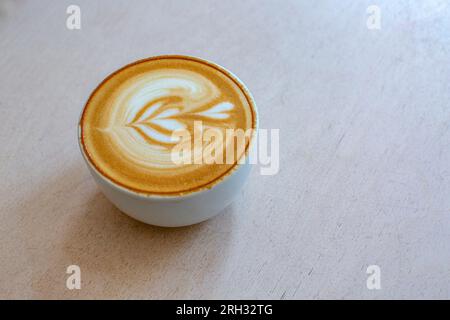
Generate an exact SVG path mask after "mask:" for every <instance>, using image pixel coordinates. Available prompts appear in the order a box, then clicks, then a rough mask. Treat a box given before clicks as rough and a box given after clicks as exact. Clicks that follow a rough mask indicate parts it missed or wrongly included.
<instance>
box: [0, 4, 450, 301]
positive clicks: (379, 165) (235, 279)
mask: <svg viewBox="0 0 450 320" xmlns="http://www.w3.org/2000/svg"><path fill="white" fill-rule="evenodd" d="M72 3H75V4H78V5H79V6H80V7H81V11H82V29H81V30H74V31H70V30H68V29H67V28H66V26H65V22H66V17H67V15H66V8H67V6H68V5H69V4H72ZM370 4H377V5H379V7H380V9H381V18H382V20H381V29H380V30H369V29H368V28H367V27H366V19H367V13H366V8H367V6H369V5H370ZM167 53H177V54H189V55H195V56H200V57H203V58H206V59H210V60H212V61H215V62H217V63H219V64H222V65H223V66H225V67H227V68H228V69H230V70H232V71H233V72H235V73H236V74H237V75H238V76H239V77H240V78H241V79H242V80H243V81H244V82H246V84H247V85H248V87H249V88H250V90H251V91H252V92H253V95H254V96H255V99H256V101H257V103H258V107H259V112H260V120H261V123H260V125H261V127H262V128H268V129H270V128H279V129H280V144H281V146H280V148H281V155H280V172H279V173H278V174H277V175H274V176H261V175H260V174H259V170H258V168H254V170H253V171H252V175H251V177H250V180H249V182H248V184H247V188H246V189H245V191H243V193H242V195H241V196H240V197H239V198H238V199H237V200H236V201H235V203H234V204H233V205H232V206H231V207H229V208H228V209H226V210H225V212H223V214H221V215H220V216H218V217H216V218H214V219H212V220H210V221H208V222H205V223H202V224H200V225H196V226H192V227H188V228H181V229H162V228H155V227H150V226H146V225H144V224H141V223H139V222H136V221H134V220H132V219H130V218H128V217H127V216H125V215H123V214H122V213H120V212H119V211H118V210H117V209H115V208H114V207H113V206H112V205H111V204H110V203H109V202H108V201H107V200H106V199H105V198H104V197H103V196H102V194H101V193H100V192H99V190H98V189H97V187H96V186H95V184H94V181H93V179H92V178H91V177H90V176H89V173H88V171H87V169H86V168H85V166H84V164H83V161H82V158H81V156H80V154H79V150H78V146H77V136H76V125H77V121H78V116H79V114H80V112H81V109H82V107H83V104H84V102H85V100H86V99H87V97H88V95H89V93H90V92H91V91H92V89H93V88H94V87H95V86H96V84H97V83H98V82H99V81H100V80H101V79H102V78H104V77H105V76H106V75H107V74H108V73H110V72H111V71H113V70H115V69H117V68H118V67H120V66H122V65H124V64H126V63H129V62H131V61H133V60H136V59H139V58H143V57H147V56H151V55H156V54H167ZM449 80H450V4H449V3H448V2H444V1H426V2H425V1H424V2H421V1H376V3H373V2H372V1H371V2H369V1H350V0H346V1H256V0H252V1H206V0H205V1H197V0H196V1H132V2H131V1H10V0H3V1H0V111H1V125H0V236H1V239H0V241H1V249H0V298H39V299H53V298H158V299H159V298H274V299H280V298H281V299H292V298H363V299H372V298H447V299H448V298H450V85H449V83H450V82H449ZM70 264H77V265H79V266H80V268H81V274H82V289H81V290H72V291H70V290H68V289H67V288H66V285H65V283H66V277H67V275H66V273H65V272H66V268H67V266H68V265H70ZM372 264H376V265H379V266H380V267H381V286H382V289H381V290H368V289H367V288H366V278H367V274H366V268H367V266H368V265H372Z"/></svg>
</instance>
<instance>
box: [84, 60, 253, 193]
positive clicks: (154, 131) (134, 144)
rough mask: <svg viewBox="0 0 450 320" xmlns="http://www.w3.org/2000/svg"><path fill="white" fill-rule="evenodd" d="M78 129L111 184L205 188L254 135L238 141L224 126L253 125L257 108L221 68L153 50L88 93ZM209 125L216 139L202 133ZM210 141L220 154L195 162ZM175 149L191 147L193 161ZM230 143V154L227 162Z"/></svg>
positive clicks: (152, 189) (142, 188)
mask: <svg viewBox="0 0 450 320" xmlns="http://www.w3.org/2000/svg"><path fill="white" fill-rule="evenodd" d="M199 124H200V125H199ZM79 128H80V139H81V142H82V143H81V146H82V148H83V149H84V150H83V151H84V153H85V154H86V155H87V157H88V159H89V161H90V162H91V163H92V165H93V166H94V167H95V168H96V169H97V170H98V171H99V172H100V173H101V174H102V175H103V176H105V177H106V178H108V179H109V180H110V181H111V182H112V183H115V184H117V185H120V186H121V187H124V188H126V189H129V190H132V191H135V192H139V193H144V194H149V195H152V194H154V195H179V194H186V193H191V192H195V191H199V190H202V189H206V188H211V187H212V186H214V185H215V184H216V183H217V182H218V181H220V180H222V179H224V178H226V176H227V175H229V174H232V172H233V170H234V169H235V167H236V166H237V165H239V163H238V162H239V160H240V159H242V157H245V156H246V154H247V153H248V149H249V145H250V143H251V139H252V136H251V135H248V136H246V139H245V140H244V145H243V147H239V145H238V143H236V141H235V140H236V139H235V137H233V136H232V135H228V134H227V132H228V131H230V130H240V131H246V132H248V131H249V130H252V129H255V128H256V113H255V108H254V102H253V99H252V97H251V95H250V93H249V92H248V90H247V89H246V88H245V87H244V85H243V84H242V83H241V82H240V81H239V80H238V79H237V78H236V77H235V76H234V75H232V74H231V73H230V72H228V71H227V70H225V69H223V68H222V67H220V66H218V65H216V64H213V63H211V62H207V61H204V60H201V59H198V58H192V57H186V56H159V57H153V58H149V59H145V60H140V61H137V62H135V63H132V64H130V65H127V66H125V67H123V68H122V69H120V70H118V71H116V72H114V73H113V74H111V75H110V76H108V77H107V78H106V79H105V80H104V81H103V82H102V83H101V84H100V85H99V86H98V87H97V88H96V89H95V90H94V92H93V93H92V95H91V96H90V98H89V99H88V101H87V103H86V106H85V108H84V111H83V113H82V116H81V119H80V124H79ZM199 128H200V129H199ZM199 130H200V131H201V132H196V131H199ZM208 130H209V132H215V133H217V134H216V135H215V139H205V138H204V136H203V135H202V132H208ZM217 137H223V138H221V139H218V138H217ZM211 145H214V147H215V148H214V159H216V160H217V159H219V160H220V159H222V160H224V161H201V160H202V159H203V156H204V152H205V150H206V151H208V150H209V151H210V149H211ZM177 148H178V149H183V150H189V151H190V157H191V159H192V161H184V162H180V161H174V159H173V152H174V150H176V149H177ZM230 150H232V151H233V152H234V153H233V158H232V161H225V155H226V153H227V152H229V151H230ZM228 160H229V159H228Z"/></svg>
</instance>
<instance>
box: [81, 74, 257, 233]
mask: <svg viewBox="0 0 450 320" xmlns="http://www.w3.org/2000/svg"><path fill="white" fill-rule="evenodd" d="M222 68H223V67H222ZM230 74H232V73H231V72H230ZM233 76H234V77H235V78H236V80H238V81H239V79H238V78H237V77H236V76H235V75H233ZM239 82H240V83H241V84H242V81H239ZM242 86H243V87H244V88H245V86H244V85H243V84H242ZM245 90H246V91H247V93H248V94H249V95H250V93H249V91H248V90H247V89H246V88H245ZM250 97H251V96H250ZM252 102H253V105H252V107H253V109H254V113H255V116H256V126H255V130H254V131H253V135H252V137H251V139H250V146H249V147H248V150H247V156H246V160H245V162H244V163H237V164H236V165H235V166H234V167H233V169H232V170H231V172H229V173H228V174H227V176H225V177H224V178H223V179H222V180H221V181H218V182H217V183H216V184H214V185H213V186H212V187H211V188H210V189H205V190H199V191H194V192H192V193H189V194H187V195H179V196H177V195H175V196H158V195H147V194H141V193H137V192H134V191H132V190H129V189H126V188H124V187H122V186H120V185H118V184H116V183H115V182H114V181H112V180H110V179H108V178H107V177H105V176H104V175H103V174H102V173H101V172H99V171H98V170H97V169H96V168H95V166H94V165H93V164H92V163H91V161H90V159H89V157H88V156H87V155H86V153H85V150H84V148H83V145H82V141H81V127H80V125H78V144H79V147H80V150H81V154H82V155H83V158H84V160H85V162H86V163H87V166H88V168H89V171H90V172H91V174H92V176H93V177H94V180H95V181H96V183H97V184H98V186H99V188H100V190H101V191H102V192H103V194H104V195H105V196H106V198H108V199H109V201H111V202H112V203H113V204H114V205H115V206H116V207H117V208H119V210H121V211H122V212H124V213H126V214H127V215H129V216H130V217H132V218H134V219H136V220H139V221H142V222H144V223H148V224H152V225H156V226H162V227H181V226H187V225H191V224H195V223H199V222H202V221H204V220H207V219H209V218H211V217H213V216H215V215H217V214H218V213H219V212H220V211H222V210H223V209H224V208H225V207H226V206H228V205H229V204H230V203H231V202H232V200H233V199H234V198H235V197H236V196H237V195H238V194H239V193H240V191H241V189H242V187H243V185H244V182H245V181H246V179H247V177H248V175H249V173H250V169H251V164H250V163H249V155H250V153H251V152H253V151H252V149H253V148H252V146H253V144H254V142H255V137H256V135H257V130H258V112H257V110H256V105H255V104H254V100H253V99H252ZM80 118H81V117H80Z"/></svg>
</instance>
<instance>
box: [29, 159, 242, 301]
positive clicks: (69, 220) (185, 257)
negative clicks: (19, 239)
mask: <svg viewBox="0 0 450 320" xmlns="http://www.w3.org/2000/svg"><path fill="white" fill-rule="evenodd" d="M77 167H78V166H77ZM85 174H86V175H87V174H88V173H87V170H85ZM77 175H78V180H82V179H81V178H79V175H80V171H79V170H78V169H73V170H69V171H68V172H66V173H65V174H63V175H61V177H59V178H57V179H56V181H53V182H52V185H51V186H49V188H50V189H52V192H53V193H54V194H64V192H65V189H70V185H68V184H67V181H70V179H77ZM83 175H84V174H83ZM82 181H84V182H82V184H83V185H86V184H88V185H89V190H91V189H92V192H89V195H88V198H87V199H86V197H83V198H81V197H79V198H78V200H77V202H78V203H77V205H76V206H73V203H72V205H70V207H75V208H76V210H75V212H70V213H69V214H66V218H65V225H64V227H63V228H62V230H63V232H58V233H56V235H55V236H54V237H50V239H49V238H46V239H47V240H51V241H53V243H52V245H51V248H52V249H51V252H50V251H48V250H47V251H46V252H45V255H46V257H47V259H46V261H48V263H49V264H50V263H51V264H52V265H51V266H46V271H45V272H44V274H43V275H42V276H40V279H39V278H38V279H34V281H35V282H37V283H38V285H39V287H40V290H38V291H35V292H34V298H37V299H40V298H45V299H46V298H50V299H53V298H96V299H98V298H105V299H109V298H138V299H139V298H200V297H202V294H204V292H206V291H204V290H199V293H198V294H195V295H193V293H192V291H191V290H192V286H193V284H194V283H195V286H196V287H200V288H202V287H205V290H206V289H207V288H209V286H210V285H211V281H212V280H213V279H214V278H215V277H217V275H218V274H220V270H221V269H222V267H223V264H224V262H225V261H226V259H227V252H228V247H229V243H230V239H231V237H232V223H233V211H234V208H233V206H232V205H231V206H229V207H227V208H226V209H224V210H223V212H222V213H221V214H219V215H218V216H216V217H215V218H213V219H211V220H208V221H205V222H203V223H200V224H197V225H193V226H189V227H180V228H162V227H155V226H150V225H146V224H144V223H142V222H139V221H136V220H134V219H132V218H130V217H128V216H127V215H125V214H123V213H122V212H120V211H119V210H118V209H117V208H116V207H114V206H113V205H112V204H111V203H110V202H109V201H108V200H107V199H106V198H105V196H103V194H102V193H101V192H100V191H99V190H98V189H97V188H96V187H93V186H92V184H93V181H92V180H88V179H87V177H84V178H83V180H82ZM49 188H47V191H46V192H48V189H49ZM79 188H81V187H80V186H79V187H78V188H76V189H79ZM76 191H77V190H75V191H74V192H76ZM83 193H86V192H83ZM36 199H40V196H39V194H36V195H34V196H33V199H29V201H36ZM47 201H48V200H47ZM50 201H55V204H54V206H52V207H54V208H58V209H56V210H60V211H61V213H63V212H64V211H65V210H70V208H64V206H63V207H61V208H60V207H59V206H58V204H61V203H64V202H63V201H62V200H61V199H54V200H51V199H50ZM53 216H56V213H55V212H53ZM47 228H48V227H47ZM47 230H48V229H47ZM62 230H61V231H62ZM47 247H48V246H47ZM42 259H43V258H41V260H42ZM69 265H77V266H79V267H80V273H81V289H80V290H69V289H68V288H67V287H66V279H67V278H68V277H69V276H70V274H66V269H67V267H68V266H69ZM33 267H34V268H39V267H42V266H33ZM51 273H58V274H53V275H52V274H51ZM55 279H57V281H55ZM62 280H63V281H62ZM61 282H62V283H61ZM44 283H45V284H44ZM202 292H203V293H202ZM204 298H207V297H204Z"/></svg>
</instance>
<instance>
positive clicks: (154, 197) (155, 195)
mask: <svg viewBox="0 0 450 320" xmlns="http://www.w3.org/2000/svg"><path fill="white" fill-rule="evenodd" d="M165 58H172V59H176V58H180V59H186V58H187V59H191V60H194V61H198V62H203V63H207V64H210V65H212V66H214V67H216V68H217V69H219V70H220V71H222V72H224V73H225V74H226V75H227V76H229V77H230V78H231V79H232V80H234V81H235V82H236V83H237V84H238V85H239V87H240V89H241V90H242V91H243V92H244V94H245V96H246V97H247V98H248V100H249V102H250V107H251V108H252V112H253V114H254V128H253V132H252V135H251V136H250V139H249V144H248V147H247V149H246V150H245V152H244V154H243V155H242V156H244V157H246V159H248V155H249V153H250V150H251V149H252V147H253V144H254V143H255V137H256V135H257V132H258V128H259V116H258V109H257V107H256V103H255V100H254V98H253V96H252V94H251V93H250V90H249V89H248V88H247V86H246V85H245V84H244V83H243V81H242V80H240V79H239V77H237V76H236V75H235V74H234V73H233V72H231V71H229V70H228V69H226V68H224V67H223V66H221V65H219V64H217V63H215V62H212V61H209V60H207V59H203V58H198V57H194V56H189V55H178V54H167V55H156V56H150V57H147V58H143V59H139V60H136V61H134V62H131V63H128V64H126V65H125V66H123V67H120V68H119V69H117V70H115V71H113V72H111V73H109V74H108V75H107V76H106V77H105V78H104V79H103V80H102V81H101V82H100V83H99V84H98V85H97V86H96V87H95V89H94V90H93V91H92V92H91V93H90V95H89V97H88V99H87V100H86V102H85V104H84V106H83V108H82V110H81V113H80V116H79V119H78V139H77V140H78V147H79V148H80V151H81V154H82V156H83V159H84V160H85V162H86V163H87V165H88V166H89V168H90V169H91V170H93V171H94V172H95V173H96V174H97V176H98V177H100V178H101V179H102V180H103V181H105V182H106V183H107V184H108V185H109V186H111V187H113V188H114V189H116V190H118V191H121V192H124V193H126V194H128V195H130V196H133V197H135V198H140V199H152V200H161V201H164V200H173V199H187V198H192V197H194V196H197V195H200V194H202V193H205V192H208V191H211V190H213V189H214V188H216V187H217V186H219V185H221V184H222V183H224V182H225V181H226V180H228V179H229V178H230V177H231V176H232V175H234V174H236V172H237V171H238V170H239V169H240V168H241V167H242V166H243V165H246V164H247V160H246V161H245V162H242V163H241V162H239V160H238V161H237V162H236V163H235V164H234V166H233V167H232V168H231V169H230V170H229V171H228V172H226V173H225V175H223V176H222V177H220V178H219V179H217V180H215V181H213V183H212V185H210V186H207V187H202V188H199V189H198V190H194V191H191V192H186V193H180V194H177V193H173V194H171V193H169V194H158V193H151V192H138V191H136V190H133V189H131V188H127V187H125V186H122V185H120V184H118V183H116V182H115V181H114V180H112V179H110V178H109V177H107V176H106V175H104V174H103V173H102V172H101V171H100V170H98V169H97V167H96V166H95V165H94V163H93V162H92V159H91V158H90V157H89V156H88V155H87V151H86V149H85V145H84V143H83V142H82V126H81V121H82V119H83V115H84V112H85V110H86V107H87V105H88V103H89V101H90V99H91V97H92V95H93V94H94V93H95V92H96V91H97V89H99V88H100V87H101V86H102V85H103V83H104V82H106V81H107V80H108V79H109V78H110V77H112V76H114V75H115V74H116V73H118V72H120V71H122V70H125V69H126V68H128V67H131V66H133V65H135V64H139V63H143V62H146V61H149V60H154V59H165ZM242 156H241V157H242Z"/></svg>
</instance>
